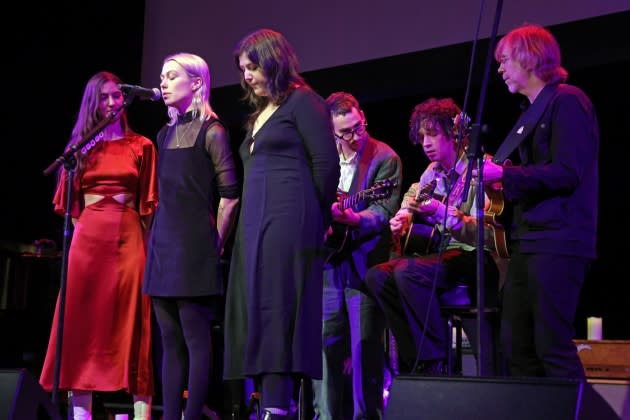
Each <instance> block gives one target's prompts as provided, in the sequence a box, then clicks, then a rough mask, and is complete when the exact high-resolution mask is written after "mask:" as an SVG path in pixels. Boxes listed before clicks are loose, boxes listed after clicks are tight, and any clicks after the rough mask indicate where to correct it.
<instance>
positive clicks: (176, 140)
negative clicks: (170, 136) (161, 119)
mask: <svg viewBox="0 0 630 420" xmlns="http://www.w3.org/2000/svg"><path fill="white" fill-rule="evenodd" d="M191 125H192V121H190V122H189V123H188V125H187V126H186V128H185V129H184V133H183V134H182V137H183V138H184V140H185V139H186V134H188V131H190V126H191ZM178 128H179V124H176V125H175V147H177V148H178V149H179V148H180V146H181V143H180V138H179V130H178Z"/></svg>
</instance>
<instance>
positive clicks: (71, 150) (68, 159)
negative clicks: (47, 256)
mask: <svg viewBox="0 0 630 420" xmlns="http://www.w3.org/2000/svg"><path fill="white" fill-rule="evenodd" d="M130 103H131V100H128V97H127V96H125V100H124V103H123V106H122V107H121V108H120V109H119V110H118V111H114V112H111V113H109V114H108V115H107V117H105V118H104V119H103V120H102V121H100V122H99V123H98V124H97V125H96V126H94V128H92V129H91V130H90V131H89V132H88V133H87V134H86V135H85V136H83V138H82V139H81V140H80V141H78V142H77V143H75V144H73V145H72V146H70V147H68V149H67V150H66V151H65V152H64V153H63V154H62V155H61V156H59V157H58V158H57V159H55V161H54V162H53V163H51V164H50V165H49V166H48V167H47V168H46V169H45V170H44V175H50V174H52V173H54V172H55V171H56V170H57V168H59V166H61V165H63V166H64V169H65V170H66V172H67V175H68V176H67V179H66V196H65V203H66V211H65V214H64V220H63V245H62V258H61V278H60V280H59V309H58V313H57V343H56V347H55V366H54V376H53V388H52V402H53V405H54V406H55V407H57V403H58V393H59V376H60V372H61V350H62V344H63V327H64V318H65V309H66V283H67V276H68V255H69V253H70V242H71V240H72V233H73V231H74V227H73V224H72V196H73V188H74V172H75V169H76V165H77V159H76V157H75V154H76V153H77V151H80V150H81V149H82V148H83V147H85V148H86V149H87V150H90V149H91V148H92V147H94V145H96V143H97V142H98V141H100V140H101V138H102V136H103V133H102V130H103V129H104V128H105V127H107V126H109V125H110V124H111V123H112V121H113V120H114V119H115V118H116V117H117V116H118V114H120V113H121V112H122V111H123V110H126V109H127V107H128V106H129V104H130ZM88 143H90V144H89V145H88ZM81 152H83V151H82V150H81ZM85 153H87V151H86V152H85Z"/></svg>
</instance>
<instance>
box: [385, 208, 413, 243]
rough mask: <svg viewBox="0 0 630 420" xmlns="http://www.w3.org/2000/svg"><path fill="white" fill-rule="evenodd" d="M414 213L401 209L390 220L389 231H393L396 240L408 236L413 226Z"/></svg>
mask: <svg viewBox="0 0 630 420" xmlns="http://www.w3.org/2000/svg"><path fill="white" fill-rule="evenodd" d="M411 220H412V213H411V212H410V211H409V210H407V209H400V210H398V212H397V213H396V214H395V215H394V217H392V218H391V219H389V229H390V230H391V231H392V235H393V236H394V238H402V237H403V236H405V235H406V234H407V231H408V230H409V226H411Z"/></svg>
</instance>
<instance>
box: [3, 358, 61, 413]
mask: <svg viewBox="0 0 630 420" xmlns="http://www.w3.org/2000/svg"><path fill="white" fill-rule="evenodd" d="M0 419H7V420H61V416H60V414H59V412H58V411H57V410H55V407H54V406H53V403H52V401H51V400H50V397H49V396H48V394H47V393H46V391H44V389H43V388H42V387H41V386H40V385H39V383H38V382H37V381H36V380H35V378H33V376H32V375H31V374H30V373H28V371H27V370H26V369H21V370H0Z"/></svg>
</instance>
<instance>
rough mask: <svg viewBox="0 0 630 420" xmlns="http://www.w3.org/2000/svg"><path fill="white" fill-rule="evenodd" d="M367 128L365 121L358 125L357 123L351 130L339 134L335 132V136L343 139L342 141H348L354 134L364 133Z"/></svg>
mask: <svg viewBox="0 0 630 420" xmlns="http://www.w3.org/2000/svg"><path fill="white" fill-rule="evenodd" d="M366 130H367V123H366V122H365V123H360V124H359V125H357V126H356V127H354V128H353V129H352V130H350V131H347V132H345V133H341V134H337V133H335V137H337V138H338V139H339V140H343V141H350V140H352V139H353V138H354V136H355V135H359V136H360V135H362V134H363V133H365V131H366Z"/></svg>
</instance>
